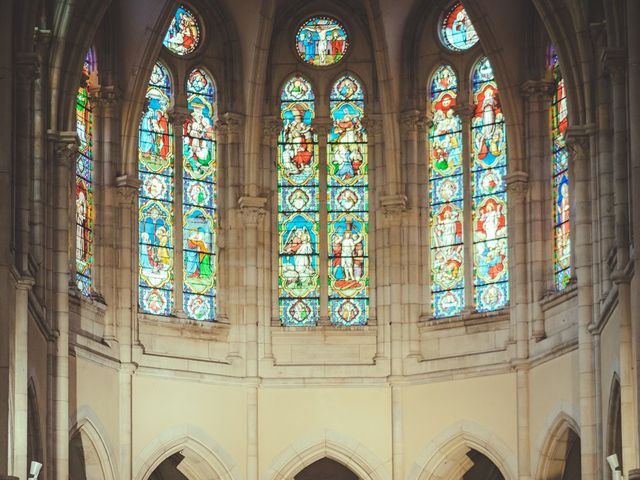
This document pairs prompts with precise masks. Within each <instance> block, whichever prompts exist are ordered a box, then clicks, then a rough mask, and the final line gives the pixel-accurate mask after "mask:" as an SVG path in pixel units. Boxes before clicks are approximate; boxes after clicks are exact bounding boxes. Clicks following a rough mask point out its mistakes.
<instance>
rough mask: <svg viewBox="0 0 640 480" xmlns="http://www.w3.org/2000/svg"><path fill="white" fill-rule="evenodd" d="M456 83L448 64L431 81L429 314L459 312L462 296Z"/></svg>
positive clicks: (461, 198) (459, 132) (461, 197)
mask: <svg viewBox="0 0 640 480" xmlns="http://www.w3.org/2000/svg"><path fill="white" fill-rule="evenodd" d="M457 96H458V81H457V78H456V74H455V73H454V71H453V69H452V68H451V67H450V66H448V65H443V66H441V67H439V68H438V69H437V70H436V72H435V74H434V75H433V79H432V81H431V91H430V102H431V114H432V116H433V124H432V126H431V130H430V132H429V147H430V151H429V192H430V196H429V198H430V204H431V208H430V228H431V307H432V311H433V316H434V317H435V318H442V317H450V316H453V315H458V314H460V313H461V312H462V310H463V309H464V305H465V296H464V245H463V241H464V240H463V234H462V232H463V223H464V214H463V212H464V205H463V201H464V187H463V169H462V123H461V122H460V117H459V116H458V115H457V114H456V113H455V110H454V107H455V105H456V99H457Z"/></svg>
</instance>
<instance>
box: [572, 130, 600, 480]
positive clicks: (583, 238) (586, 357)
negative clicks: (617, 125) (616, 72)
mask: <svg viewBox="0 0 640 480" xmlns="http://www.w3.org/2000/svg"><path fill="white" fill-rule="evenodd" d="M591 137H592V132H591V129H590V128H589V127H588V126H573V127H569V132H568V142H569V146H570V149H571V153H572V155H571V157H572V158H571V161H572V163H573V166H574V169H573V172H575V173H574V185H575V187H574V202H575V206H576V209H575V223H574V225H575V239H576V242H575V258H576V264H575V265H576V276H577V279H578V370H579V398H580V447H581V454H582V455H581V457H582V458H581V468H582V478H587V479H591V478H596V475H597V458H596V457H597V452H596V399H595V395H596V392H595V387H596V386H595V363H594V362H595V360H594V348H593V337H592V335H591V332H590V331H589V327H590V325H591V323H592V320H593V318H592V317H593V273H592V263H593V257H592V249H591V244H592V218H591V208H592V204H591V198H590V194H589V192H590V190H591V178H590V177H591V175H590V172H591V168H590V167H591V145H590V143H591V140H592V138H591Z"/></svg>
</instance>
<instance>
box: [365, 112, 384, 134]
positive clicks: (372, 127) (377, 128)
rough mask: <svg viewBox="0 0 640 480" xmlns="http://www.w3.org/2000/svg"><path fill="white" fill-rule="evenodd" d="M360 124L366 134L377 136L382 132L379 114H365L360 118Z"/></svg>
mask: <svg viewBox="0 0 640 480" xmlns="http://www.w3.org/2000/svg"><path fill="white" fill-rule="evenodd" d="M362 126H363V127H364V129H365V130H366V131H367V134H368V135H369V136H371V137H373V138H378V137H379V136H380V135H381V134H382V120H381V119H380V116H379V115H376V114H373V115H367V116H365V117H364V118H363V119H362Z"/></svg>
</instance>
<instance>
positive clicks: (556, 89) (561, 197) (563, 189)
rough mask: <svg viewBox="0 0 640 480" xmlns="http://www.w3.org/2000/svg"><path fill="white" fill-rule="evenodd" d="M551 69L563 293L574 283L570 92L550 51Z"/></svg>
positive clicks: (557, 267) (557, 257)
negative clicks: (572, 266)
mask: <svg viewBox="0 0 640 480" xmlns="http://www.w3.org/2000/svg"><path fill="white" fill-rule="evenodd" d="M549 69H550V71H551V78H552V81H553V97H552V99H551V109H550V116H551V118H550V121H551V158H552V164H553V167H552V168H553V175H552V177H553V180H552V189H553V190H552V191H553V210H554V215H553V218H554V221H553V225H554V229H553V239H554V249H553V273H554V280H555V288H556V290H558V291H560V290H563V289H565V288H566V287H567V285H569V282H570V281H571V224H570V204H569V152H568V151H567V141H566V135H567V127H568V125H569V116H568V109H567V92H566V88H565V83H564V79H563V78H562V73H561V71H560V62H559V61H558V54H557V53H556V52H555V50H553V49H551V51H550V55H549Z"/></svg>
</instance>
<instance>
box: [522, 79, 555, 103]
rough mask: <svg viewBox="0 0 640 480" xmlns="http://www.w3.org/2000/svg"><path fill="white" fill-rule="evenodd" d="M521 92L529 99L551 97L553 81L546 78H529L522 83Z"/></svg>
mask: <svg viewBox="0 0 640 480" xmlns="http://www.w3.org/2000/svg"><path fill="white" fill-rule="evenodd" d="M520 94H521V95H522V96H523V97H524V98H526V99H528V100H532V99H538V98H541V97H542V98H546V97H551V95H552V94H553V83H552V82H547V81H546V80H527V81H525V82H523V83H522V84H521V85H520Z"/></svg>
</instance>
